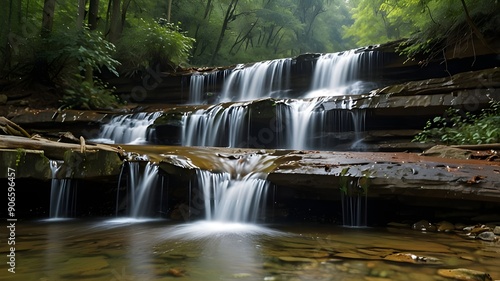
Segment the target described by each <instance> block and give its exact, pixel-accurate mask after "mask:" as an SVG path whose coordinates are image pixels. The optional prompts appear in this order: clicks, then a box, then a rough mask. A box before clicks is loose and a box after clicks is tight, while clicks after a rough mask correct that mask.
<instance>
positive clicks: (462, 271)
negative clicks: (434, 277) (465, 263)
mask: <svg viewBox="0 0 500 281" xmlns="http://www.w3.org/2000/svg"><path fill="white" fill-rule="evenodd" d="M437 273H438V275H439V276H442V277H446V278H452V279H453V280H460V281H493V279H492V278H491V276H490V275H489V274H488V273H484V272H481V271H477V270H472V269H466V268H457V269H439V270H438V272H437Z"/></svg>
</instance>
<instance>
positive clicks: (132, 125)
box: [93, 112, 161, 144]
mask: <svg viewBox="0 0 500 281" xmlns="http://www.w3.org/2000/svg"><path fill="white" fill-rule="evenodd" d="M160 115H161V112H139V113H134V114H126V115H121V116H115V117H113V119H112V120H111V121H110V122H109V123H107V124H105V125H103V126H102V127H101V131H100V133H99V137H98V138H97V139H94V140H93V141H95V142H102V143H122V144H125V143H127V144H140V143H145V142H147V141H148V140H149V135H150V133H151V132H149V131H148V127H149V126H150V125H151V124H153V123H154V121H155V120H156V118H158V117H159V116H160Z"/></svg>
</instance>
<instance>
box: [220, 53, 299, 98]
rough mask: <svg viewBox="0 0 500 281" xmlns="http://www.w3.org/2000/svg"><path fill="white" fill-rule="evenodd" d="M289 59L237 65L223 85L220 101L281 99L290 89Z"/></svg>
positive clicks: (290, 63) (290, 62)
mask: <svg viewBox="0 0 500 281" xmlns="http://www.w3.org/2000/svg"><path fill="white" fill-rule="evenodd" d="M291 65H292V60H291V59H290V58H285V59H277V60H270V61H262V62H257V63H255V64H253V65H252V66H247V67H245V66H244V65H239V66H238V67H236V68H235V69H234V70H233V72H232V73H231V74H230V75H229V77H228V78H227V79H226V81H225V83H224V87H223V90H222V94H221V101H223V102H225V101H248V100H255V99H260V98H265V97H281V96H282V93H283V92H284V91H287V90H288V89H289V87H290V70H291Z"/></svg>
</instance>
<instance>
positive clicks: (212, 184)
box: [197, 154, 273, 222]
mask: <svg viewBox="0 0 500 281" xmlns="http://www.w3.org/2000/svg"><path fill="white" fill-rule="evenodd" d="M272 163H273V162H272V157H269V156H267V157H266V156H259V155H255V154H250V155H241V156H239V157H237V159H226V160H225V161H224V162H223V163H222V168H223V169H224V171H225V172H222V173H212V172H209V171H204V170H198V171H197V177H198V183H199V185H200V186H201V189H202V193H203V201H204V207H205V217H206V219H207V220H209V221H219V222H256V221H257V220H258V219H259V217H260V215H261V214H262V213H263V212H264V210H265V208H264V207H265V202H266V195H267V189H268V186H269V182H268V181H267V180H266V179H265V175H266V173H265V170H266V169H267V168H269V166H270V165H272Z"/></svg>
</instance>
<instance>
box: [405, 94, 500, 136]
mask: <svg viewBox="0 0 500 281" xmlns="http://www.w3.org/2000/svg"><path fill="white" fill-rule="evenodd" d="M413 141H414V142H422V143H426V142H433V141H434V142H439V143H444V144H488V143H499V142H500V101H493V100H492V101H490V107H489V108H485V109H482V110H481V111H480V112H479V113H478V114H473V113H471V112H466V113H464V112H463V111H462V110H460V109H456V108H449V109H448V110H446V112H445V114H444V115H443V116H438V117H435V118H434V119H432V120H429V121H427V124H426V125H425V127H424V129H423V131H422V132H420V133H419V134H417V135H416V136H415V137H414V139H413Z"/></svg>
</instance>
